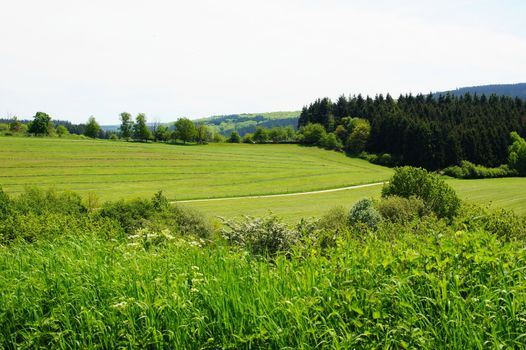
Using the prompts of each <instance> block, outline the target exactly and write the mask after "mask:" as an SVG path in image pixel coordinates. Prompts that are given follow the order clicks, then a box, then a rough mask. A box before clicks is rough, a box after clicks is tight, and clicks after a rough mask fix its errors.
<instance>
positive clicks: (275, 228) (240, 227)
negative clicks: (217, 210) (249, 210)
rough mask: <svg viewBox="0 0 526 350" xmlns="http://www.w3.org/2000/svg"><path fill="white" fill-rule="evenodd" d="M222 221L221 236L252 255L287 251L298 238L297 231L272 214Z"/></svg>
mask: <svg viewBox="0 0 526 350" xmlns="http://www.w3.org/2000/svg"><path fill="white" fill-rule="evenodd" d="M223 223H224V227H223V229H222V230H221V234H222V236H223V238H225V239H226V240H227V241H228V242H229V243H230V244H234V245H237V246H239V247H242V248H244V249H247V250H248V251H250V252H251V253H252V254H254V255H259V256H267V255H270V256H272V255H275V254H277V253H278V252H289V251H290V249H291V248H292V246H293V245H294V244H295V243H297V242H298V240H299V237H298V236H299V235H298V233H297V232H296V231H293V230H291V229H289V228H288V226H287V225H285V224H284V223H282V222H280V221H279V219H278V218H277V217H276V216H274V215H271V216H267V217H263V218H253V217H249V216H247V217H245V219H244V220H240V221H235V220H232V221H223Z"/></svg>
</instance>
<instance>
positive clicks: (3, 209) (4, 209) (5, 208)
mask: <svg viewBox="0 0 526 350" xmlns="http://www.w3.org/2000/svg"><path fill="white" fill-rule="evenodd" d="M10 207H11V203H10V200H9V196H8V195H7V194H6V193H5V192H4V190H3V189H2V186H0V220H1V219H3V218H5V217H7V216H8V214H9V212H10V209H11V208H10Z"/></svg>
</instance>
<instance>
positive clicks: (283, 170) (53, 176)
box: [0, 137, 526, 222]
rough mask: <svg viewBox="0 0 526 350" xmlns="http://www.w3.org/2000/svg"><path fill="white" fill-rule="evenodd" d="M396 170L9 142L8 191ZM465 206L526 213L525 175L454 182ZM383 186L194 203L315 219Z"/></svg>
mask: <svg viewBox="0 0 526 350" xmlns="http://www.w3.org/2000/svg"><path fill="white" fill-rule="evenodd" d="M391 174H392V170H391V169H389V168H385V167H381V166H377V165H373V164H370V163H368V162H366V161H364V160H361V159H353V158H349V157H346V156H344V155H343V154H341V153H337V152H332V151H325V150H321V149H318V148H315V147H302V146H298V145H245V144H208V145H202V146H199V145H189V146H183V145H170V144H158V143H155V144H153V143H148V144H145V143H133V142H112V141H101V140H82V139H59V138H31V137H12V138H10V137H2V138H0V185H1V186H2V187H3V189H4V191H6V192H7V193H11V194H17V193H20V192H22V191H23V190H24V188H25V187H27V186H37V187H42V188H49V187H53V188H55V189H57V190H70V191H75V192H77V193H79V194H81V195H84V196H86V195H88V194H93V195H95V196H96V197H99V198H100V200H101V201H105V200H115V199H129V198H136V197H150V196H151V195H152V194H153V193H155V192H157V191H158V190H162V191H163V192H164V194H165V195H166V196H167V197H168V199H170V200H172V201H175V200H193V199H207V198H224V197H244V196H252V195H270V194H282V193H297V192H308V191H316V190H323V189H332V188H339V187H346V186H352V185H359V184H366V183H374V182H380V181H385V180H387V179H388V178H389V176H390V175H391ZM447 181H448V183H450V184H451V185H452V186H453V188H454V189H455V190H456V191H457V193H458V194H459V196H460V197H461V198H463V199H465V200H466V201H469V202H474V203H481V204H484V205H490V206H491V207H494V208H506V209H513V210H515V211H516V212H517V213H518V214H526V179H524V178H503V179H483V180H456V179H448V180H447ZM380 190H381V186H372V187H365V188H357V189H349V190H344V191H338V192H330V193H317V194H306V195H298V196H287V197H271V198H241V199H228V200H221V201H200V202H188V203H185V204H184V205H186V206H190V207H193V208H196V209H199V210H200V211H202V212H204V213H206V214H207V215H208V216H212V217H214V216H223V217H234V216H240V215H252V216H259V215H264V214H267V213H268V212H269V211H271V212H273V213H274V214H277V215H279V216H281V217H283V218H285V219H286V220H287V221H290V222H292V221H295V220H297V219H300V218H302V217H316V216H319V215H320V214H321V213H323V212H325V211H327V210H328V209H330V208H331V207H334V206H339V205H341V206H344V207H350V206H352V204H354V203H355V202H356V201H357V200H359V199H361V198H364V197H373V198H378V197H379V195H380Z"/></svg>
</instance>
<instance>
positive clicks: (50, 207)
mask: <svg viewBox="0 0 526 350" xmlns="http://www.w3.org/2000/svg"><path fill="white" fill-rule="evenodd" d="M11 206H12V208H13V210H15V211H17V212H21V213H36V214H42V213H46V212H53V213H61V214H75V215H78V214H83V213H86V212H87V211H88V209H87V208H86V207H85V206H84V204H83V202H82V198H81V197H80V196H79V195H78V194H77V193H73V192H56V191H55V190H54V189H48V190H46V191H43V190H41V189H38V188H34V187H30V188H26V190H25V191H24V192H23V193H22V194H21V195H20V196H18V197H16V198H14V199H12V200H11Z"/></svg>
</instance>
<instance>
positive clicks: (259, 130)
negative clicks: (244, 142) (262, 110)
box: [252, 126, 268, 143]
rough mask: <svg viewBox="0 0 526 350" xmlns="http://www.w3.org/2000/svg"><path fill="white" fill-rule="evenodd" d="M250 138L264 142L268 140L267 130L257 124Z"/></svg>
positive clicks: (257, 141)
mask: <svg viewBox="0 0 526 350" xmlns="http://www.w3.org/2000/svg"><path fill="white" fill-rule="evenodd" d="M252 140H253V141H254V142H256V143H265V142H267V141H268V130H267V129H265V128H263V127H261V126H258V127H256V131H254V134H253V135H252Z"/></svg>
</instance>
